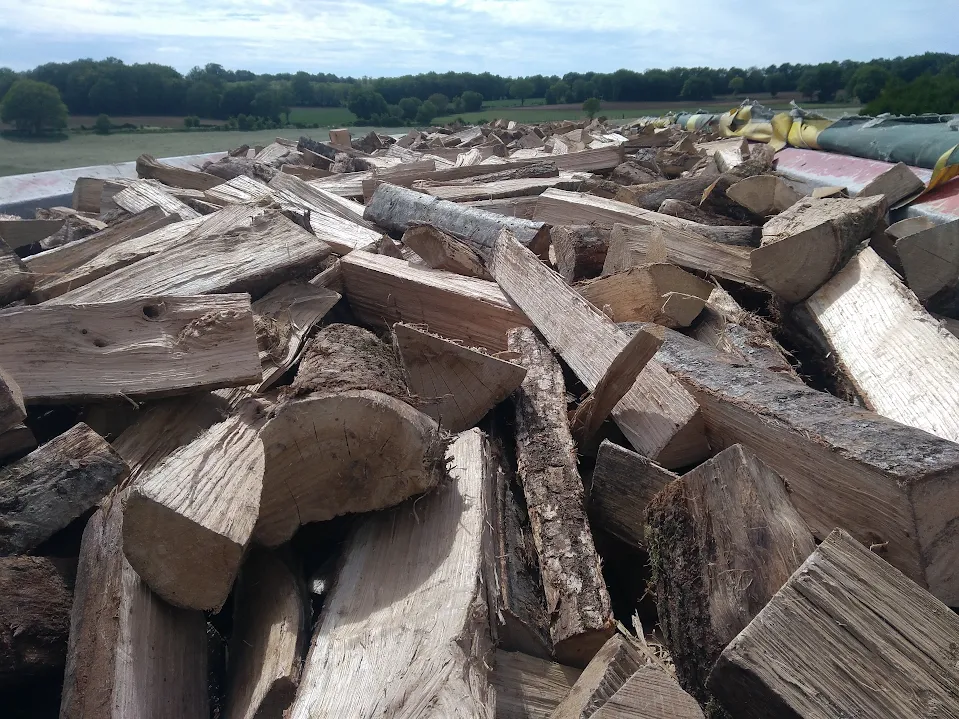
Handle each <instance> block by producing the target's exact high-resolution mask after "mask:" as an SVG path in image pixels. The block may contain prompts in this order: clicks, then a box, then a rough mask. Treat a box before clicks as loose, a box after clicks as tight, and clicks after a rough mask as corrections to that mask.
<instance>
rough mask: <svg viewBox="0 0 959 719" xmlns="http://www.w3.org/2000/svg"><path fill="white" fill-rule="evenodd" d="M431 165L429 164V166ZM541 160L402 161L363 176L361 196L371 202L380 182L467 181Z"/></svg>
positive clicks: (557, 171) (408, 183) (541, 163)
mask: <svg viewBox="0 0 959 719" xmlns="http://www.w3.org/2000/svg"><path fill="white" fill-rule="evenodd" d="M431 164H432V165H433V167H429V165H431ZM542 165H543V162H537V161H535V160H515V161H512V162H503V163H502V164H497V165H496V167H497V168H499V169H497V170H494V169H493V168H492V167H491V166H490V165H482V164H481V165H461V166H460V167H452V166H444V168H440V166H439V163H437V162H436V161H435V160H418V161H415V162H404V163H403V164H401V165H397V166H396V167H395V168H391V169H389V170H376V171H375V172H373V173H372V175H371V176H370V177H368V178H364V179H363V199H364V200H365V201H366V202H369V201H370V198H371V197H373V193H374V192H376V188H377V187H379V186H380V185H381V184H383V183H386V182H388V183H389V184H391V185H397V186H399V187H412V185H413V183H414V182H416V181H417V180H423V181H430V182H455V181H458V180H467V179H469V178H471V177H482V176H484V175H488V174H490V173H491V172H494V171H495V172H497V173H500V172H510V171H515V172H520V171H522V170H523V169H524V168H527V167H531V166H540V167H542ZM551 171H554V172H556V173H557V174H558V173H559V170H557V169H556V165H555V163H553V164H552V170H551Z"/></svg>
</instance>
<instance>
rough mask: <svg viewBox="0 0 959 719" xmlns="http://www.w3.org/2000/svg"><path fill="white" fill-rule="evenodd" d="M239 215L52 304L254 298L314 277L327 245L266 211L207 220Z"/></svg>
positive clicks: (215, 219)
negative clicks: (229, 295)
mask: <svg viewBox="0 0 959 719" xmlns="http://www.w3.org/2000/svg"><path fill="white" fill-rule="evenodd" d="M229 210H235V211H237V212H239V213H240V217H239V218H236V222H234V223H228V224H233V227H231V228H230V229H226V230H225V231H222V232H219V233H216V234H212V233H210V234H209V235H208V236H202V237H201V236H200V234H203V235H207V233H206V232H204V233H198V234H197V235H195V236H193V237H188V238H185V239H184V240H183V241H181V242H179V243H177V244H176V245H175V246H174V247H171V248H169V249H168V250H167V251H165V252H161V253H159V254H155V255H152V256H151V257H148V258H146V259H143V260H141V261H140V262H137V263H135V264H133V265H128V266H126V267H124V268H122V269H119V270H117V271H116V272H113V273H112V274H110V275H107V276H106V277H102V278H100V279H99V280H95V281H93V282H91V283H89V284H87V285H85V286H84V287H80V288H78V289H76V290H72V291H70V292H67V293H66V294H64V295H61V296H60V297H57V298H55V299H53V300H51V302H54V303H56V304H75V303H78V302H91V301H100V302H103V301H109V300H119V299H127V298H129V297H140V296H143V295H154V294H168V295H199V294H211V293H223V292H248V293H250V294H251V295H252V296H253V297H254V298H258V297H260V296H261V295H263V294H265V293H266V292H267V291H269V290H271V289H273V288H274V287H276V286H277V285H278V284H281V283H282V282H286V281H287V280H292V279H297V278H299V277H304V278H306V277H311V276H313V275H314V274H316V268H317V267H318V265H319V264H320V263H321V262H322V261H323V260H324V259H325V258H327V257H329V255H330V246H329V245H327V244H326V243H325V242H322V241H321V240H319V239H317V238H316V237H314V236H313V235H311V234H310V233H309V232H307V231H306V230H304V229H303V228H302V227H299V226H298V225H296V224H294V223H293V222H292V221H290V220H288V219H287V218H286V217H284V216H283V215H281V214H279V213H276V212H272V211H271V212H267V213H264V214H262V215H259V216H257V217H256V218H254V219H253V220H252V223H251V222H250V220H249V217H248V216H247V218H246V219H245V220H244V218H243V217H242V213H243V212H244V210H245V211H246V212H247V213H249V212H250V210H249V209H246V208H242V207H237V208H228V210H221V211H220V212H217V213H215V214H214V215H211V216H209V217H208V218H206V219H205V222H212V223H216V222H220V221H221V220H222V221H225V220H226V218H220V217H218V216H219V215H222V214H224V213H225V212H228V211H229ZM141 239H142V238H141Z"/></svg>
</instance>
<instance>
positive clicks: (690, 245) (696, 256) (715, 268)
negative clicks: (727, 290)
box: [603, 224, 761, 287]
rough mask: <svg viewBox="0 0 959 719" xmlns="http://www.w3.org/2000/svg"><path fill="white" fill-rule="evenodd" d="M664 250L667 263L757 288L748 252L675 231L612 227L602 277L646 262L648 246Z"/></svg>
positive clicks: (670, 229) (646, 227)
mask: <svg viewBox="0 0 959 719" xmlns="http://www.w3.org/2000/svg"><path fill="white" fill-rule="evenodd" d="M664 245H665V247H666V257H665V258H664V259H665V260H666V261H668V262H671V263H673V264H675V265H679V266H680V267H685V268H686V269H689V270H696V271H698V272H705V273H708V274H711V275H715V276H716V277H722V278H723V279H726V280H732V281H733V282H738V283H740V284H743V285H747V286H749V287H759V286H761V283H760V281H759V278H758V277H756V275H754V274H753V271H752V269H751V268H750V264H749V258H750V254H749V250H748V249H746V248H742V247H733V246H730V245H721V244H719V243H716V242H710V241H708V240H705V239H703V238H701V237H697V236H696V235H695V234H693V233H688V232H682V231H680V230H676V229H674V228H664V227H655V226H642V225H640V226H637V227H630V226H629V225H623V224H615V225H613V231H612V233H611V234H610V237H609V252H608V253H607V255H606V263H605V264H604V266H603V274H604V275H608V274H611V273H613V272H618V271H620V270H625V269H627V268H628V267H633V266H635V265H638V264H643V263H644V262H647V261H648V260H647V259H646V258H647V255H648V253H649V250H650V248H651V247H653V248H660V247H662V246H664Z"/></svg>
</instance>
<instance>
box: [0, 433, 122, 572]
mask: <svg viewBox="0 0 959 719" xmlns="http://www.w3.org/2000/svg"><path fill="white" fill-rule="evenodd" d="M129 472H130V470H129V467H127V465H126V464H125V463H124V462H123V460H122V459H120V456H119V455H118V454H117V453H116V452H114V451H113V449H112V448H111V447H110V445H109V444H107V442H106V440H104V439H103V438H102V437H101V436H100V435H98V434H97V433H96V432H94V431H93V430H92V429H90V428H89V427H87V426H86V425H85V424H83V423H82V422H81V423H79V424H77V425H75V426H74V427H73V428H72V429H69V430H67V431H66V432H64V433H63V434H61V435H59V436H58V437H55V438H53V439H52V440H50V441H49V442H47V443H46V444H44V445H43V446H42V447H39V448H38V449H36V450H34V451H33V452H31V453H30V454H28V455H27V456H26V457H24V458H23V459H21V460H20V461H18V462H15V463H14V464H11V465H9V466H7V467H3V468H0V507H2V509H0V524H2V526H3V533H2V534H0V555H2V556H7V555H10V554H24V553H26V552H27V551H29V550H31V549H34V548H36V547H37V546H39V545H40V544H41V543H42V542H44V541H45V540H47V539H49V538H50V537H52V536H53V535H54V534H56V533H57V532H58V531H60V530H61V529H63V528H64V527H66V526H67V525H68V524H69V523H70V522H72V521H73V520H74V519H76V518H77V517H79V516H80V515H82V514H83V513H84V512H86V511H88V510H89V509H91V508H93V507H95V506H96V504H97V503H98V502H99V501H100V500H101V499H102V498H103V497H104V495H106V494H107V492H109V491H110V490H111V489H113V487H115V486H116V485H117V483H118V482H120V481H122V480H123V479H125V478H126V477H127V475H128V474H129Z"/></svg>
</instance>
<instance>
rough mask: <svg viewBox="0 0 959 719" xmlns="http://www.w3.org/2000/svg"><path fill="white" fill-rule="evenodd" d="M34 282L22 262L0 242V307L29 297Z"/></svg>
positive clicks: (33, 278)
mask: <svg viewBox="0 0 959 719" xmlns="http://www.w3.org/2000/svg"><path fill="white" fill-rule="evenodd" d="M36 281H37V277H36V275H34V274H33V273H32V272H30V270H29V268H28V267H27V266H26V265H25V264H24V263H23V260H21V259H20V258H19V257H17V254H16V253H15V252H14V251H13V250H11V249H10V247H9V246H8V245H7V243H6V242H4V241H3V240H0V307H2V306H3V305H7V304H10V303H11V302H15V301H16V300H22V299H23V298H24V297H26V296H27V295H29V294H30V292H31V291H32V290H33V286H34V284H35V283H36Z"/></svg>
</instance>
